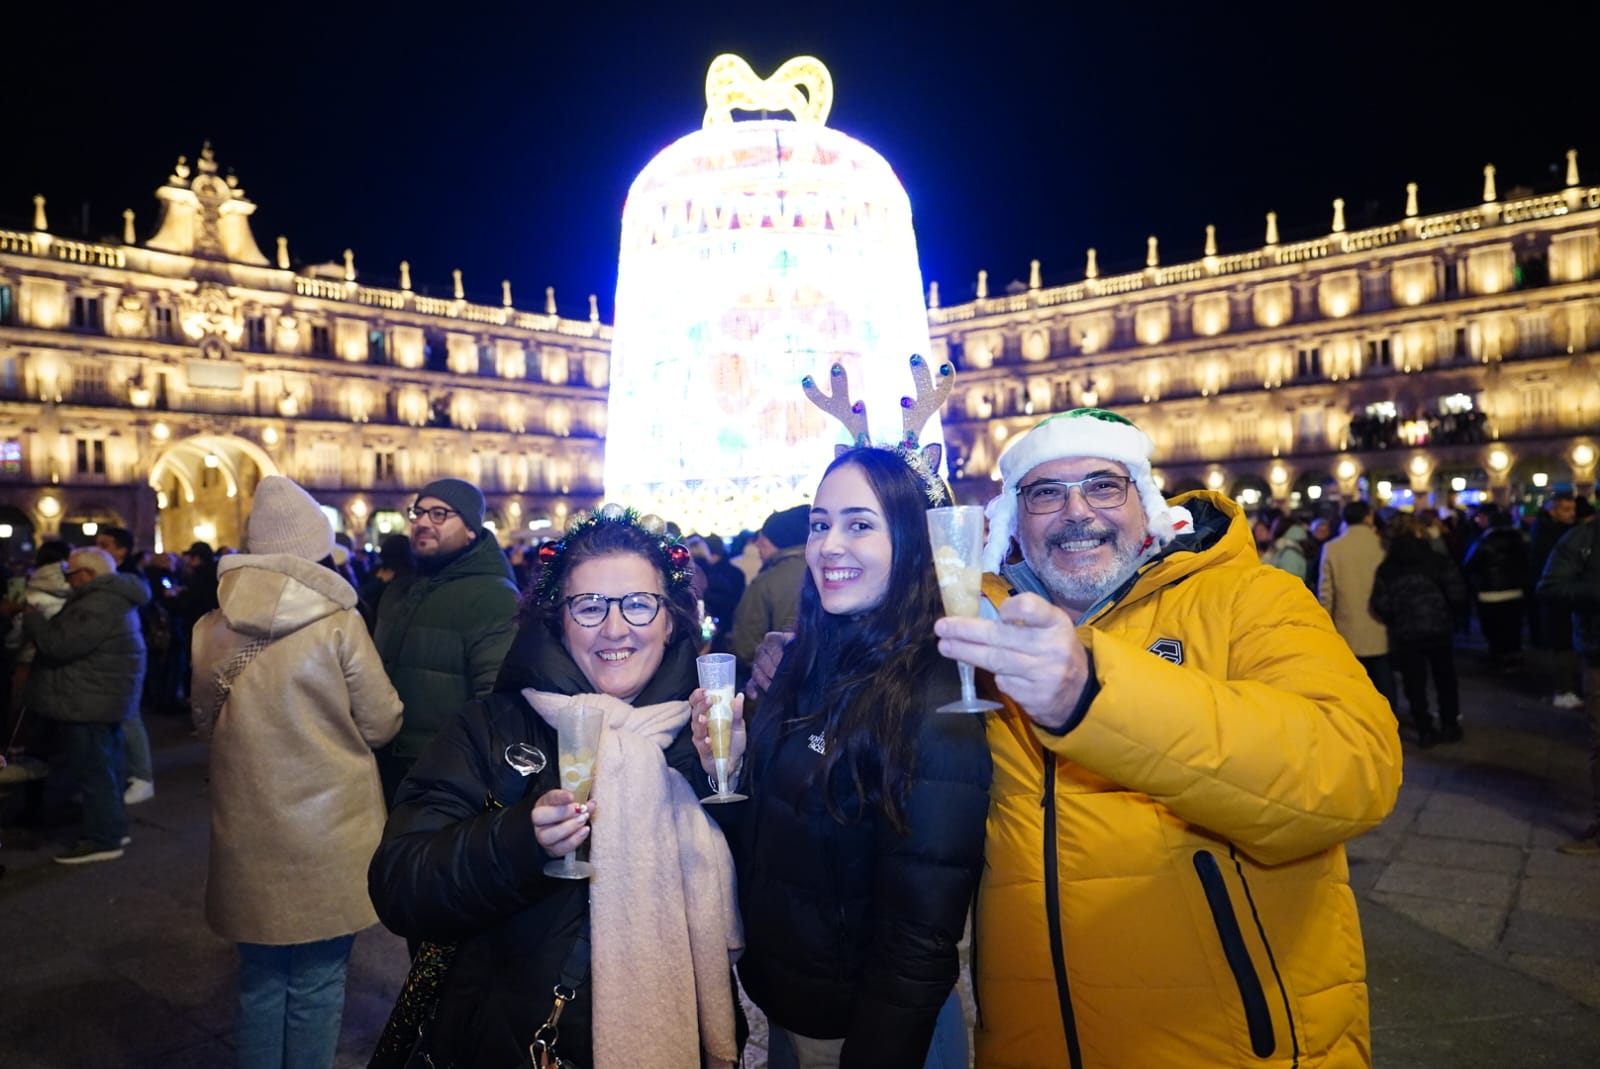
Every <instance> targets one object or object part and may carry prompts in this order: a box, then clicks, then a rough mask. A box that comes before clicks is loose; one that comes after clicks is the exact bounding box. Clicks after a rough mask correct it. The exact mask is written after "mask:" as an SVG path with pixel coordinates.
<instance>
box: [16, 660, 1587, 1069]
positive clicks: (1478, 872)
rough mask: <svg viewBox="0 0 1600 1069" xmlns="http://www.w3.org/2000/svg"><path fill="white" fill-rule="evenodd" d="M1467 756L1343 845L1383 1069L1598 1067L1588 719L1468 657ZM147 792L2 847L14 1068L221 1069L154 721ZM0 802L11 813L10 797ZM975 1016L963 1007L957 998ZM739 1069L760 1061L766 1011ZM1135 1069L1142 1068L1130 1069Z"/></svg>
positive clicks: (359, 1023) (228, 994)
mask: <svg viewBox="0 0 1600 1069" xmlns="http://www.w3.org/2000/svg"><path fill="white" fill-rule="evenodd" d="M1458 663H1459V665H1460V667H1461V672H1462V677H1463V678H1462V682H1463V699H1464V705H1465V715H1464V721H1463V722H1464V724H1465V727H1466V731H1467V739H1466V741H1465V742H1464V743H1461V744H1458V745H1452V746H1439V747H1436V748H1434V749H1432V750H1427V751H1421V750H1418V749H1416V748H1415V747H1414V746H1413V745H1412V744H1411V743H1410V742H1409V741H1408V742H1407V744H1406V782H1405V786H1404V787H1403V788H1402V790H1401V795H1400V801H1399V804H1398V806H1397V807H1396V809H1395V812H1394V815H1393V816H1392V817H1390V819H1389V820H1388V821H1387V822H1386V823H1385V824H1384V825H1383V826H1382V827H1380V828H1379V829H1377V830H1376V831H1374V832H1373V833H1371V834H1370V835H1367V836H1364V837H1363V838H1361V839H1359V840H1357V841H1355V842H1353V843H1352V844H1350V859H1351V878H1352V881H1353V883H1354V885H1355V887H1356V891H1357V893H1358V895H1359V897H1360V900H1361V911H1362V912H1361V915H1362V925H1363V929H1364V930H1365V933H1366V941H1367V953H1368V973H1369V981H1370V988H1371V996H1372V1019H1373V1046H1374V1051H1375V1061H1376V1065H1377V1066H1378V1067H1379V1069H1433V1067H1439V1069H1446V1067H1448V1069H1473V1067H1485V1069H1486V1067H1490V1066H1494V1067H1523V1066H1551V1067H1558V1069H1567V1067H1572V1069H1578V1067H1589V1069H1592V1067H1594V1066H1600V964H1597V963H1600V858H1582V857H1567V856H1564V855H1562V854H1559V853H1557V852H1556V851H1555V849H1554V847H1555V846H1556V845H1557V844H1559V843H1560V842H1562V841H1564V840H1565V839H1567V838H1569V837H1570V836H1571V835H1572V834H1573V833H1575V832H1576V831H1577V830H1578V829H1579V828H1580V826H1581V825H1582V824H1583V815H1584V813H1585V811H1586V810H1585V806H1586V796H1585V795H1586V790H1587V787H1586V784H1587V775H1586V769H1585V754H1586V752H1587V751H1586V741H1585V733H1584V727H1583V723H1582V720H1581V718H1580V716H1579V715H1578V714H1576V713H1571V712H1562V711H1558V710H1556V709H1554V708H1552V707H1551V706H1550V705H1548V704H1541V703H1540V702H1539V701H1537V700H1535V699H1534V698H1533V697H1530V696H1528V693H1527V690H1528V689H1529V687H1530V686H1531V681H1530V680H1528V679H1526V678H1525V677H1522V676H1519V675H1515V674H1511V675H1501V674H1496V673H1493V672H1491V671H1490V670H1489V669H1488V668H1487V667H1486V666H1484V665H1483V663H1482V660H1481V658H1480V657H1479V656H1477V654H1476V652H1475V651H1474V650H1472V649H1463V650H1462V651H1461V652H1460V654H1459V655H1458ZM149 728H150V734H151V737H152V742H153V744H154V746H155V749H156V759H157V793H156V797H155V798H154V799H153V800H152V801H150V802H148V803H145V804H143V805H140V806H137V807H134V808H132V809H130V810H129V814H130V817H131V820H132V826H131V828H130V831H131V833H132V836H133V843H132V845H131V846H130V847H129V848H128V851H127V854H126V855H125V856H124V857H123V858H122V859H120V860H118V861H114V862H108V863H105V864H96V865H84V866H77V867H66V866H60V865H54V864H51V863H50V860H49V859H50V857H51V855H53V854H54V853H56V852H57V851H58V850H59V849H61V848H62V847H63V846H64V845H65V838H66V832H65V830H63V829H46V831H45V832H44V834H43V836H42V837H37V838H36V839H35V841H31V842H30V841H29V839H30V837H29V836H27V835H25V834H18V833H17V832H16V831H15V829H8V831H7V833H6V834H5V836H4V838H3V847H0V864H4V865H6V866H7V868H8V871H7V872H6V874H5V875H4V877H3V878H0V940H3V942H0V946H3V951H0V953H3V962H4V965H3V967H0V1051H3V1052H4V1054H3V1056H0V1062H3V1063H4V1064H5V1065H6V1066H8V1067H10V1069H34V1067H53V1069H55V1067H71V1069H78V1067H82V1066H90V1065H95V1066H127V1067H144V1066H150V1067H155V1066H161V1067H163V1069H185V1067H190V1066H194V1067H207V1069H211V1067H223V1066H229V1065H231V1064H233V1051H232V1047H231V1045H230V1037H231V1029H232V1017H233V983H234V975H235V968H236V965H235V957H234V952H233V949H232V948H231V947H230V946H229V945H228V944H226V943H224V942H223V941H222V940H220V939H218V938H217V937H216V936H214V935H213V934H211V932H210V931H209V930H208V929H207V928H206V926H205V923H204V920H203V918H202V916H201V896H202V883H203V879H204V873H205V851H206V837H207V820H206V798H205V752H204V748H203V747H202V745H201V744H200V743H199V742H197V741H196V740H195V739H193V738H192V737H190V735H189V732H188V728H187V725H186V724H184V723H183V722H181V721H180V720H177V719H171V718H156V719H153V720H152V721H150V723H149ZM7 790H10V791H11V792H12V794H11V797H10V798H3V797H0V811H4V812H10V811H12V810H14V807H15V803H16V797H15V789H14V788H9V787H6V786H4V785H0V792H4V791H7ZM404 972H405V947H404V944H403V943H402V942H401V941H400V940H399V939H397V938H395V937H394V936H391V935H389V934H388V933H387V932H384V931H383V930H381V929H373V930H370V931H367V932H364V933H362V934H361V936H360V937H359V938H358V939H357V940H356V945H355V952H354V955H353V958H352V961H351V968H350V979H349V992H348V1001H347V1006H346V1012H345V1020H344V1030H343V1034H342V1036H341V1040H340V1050H339V1058H338V1061H337V1063H336V1064H337V1065H338V1066H341V1067H354V1066H361V1065H364V1064H365V1059H366V1055H367V1053H368V1052H369V1050H370V1049H371V1046H372V1044H373V1042H374V1040H375V1039H376V1035H377V1032H378V1030H379V1028H381V1026H382V1023H383V1020H384V1017H385V1015H386V1014H387V1012H388V1009H389V1006H390V1005H391V1003H392V1001H393V998H394V994H395V990H396V987H397V985H398V982H399V980H400V978H401V977H402V976H403V975H404ZM967 1004H968V1006H969V1007H970V1004H971V1003H970V999H968V1000H967ZM753 1020H754V1022H755V1024H756V1033H755V1036H754V1038H753V1041H752V1043H751V1045H750V1049H749V1051H748V1052H747V1055H746V1059H745V1065H746V1066H747V1067H748V1069H760V1067H762V1066H764V1065H765V1063H766V1046H765V1039H766V1032H765V1028H764V1025H763V1024H762V1022H761V1020H760V1015H759V1013H756V1014H753ZM1131 1069H1142V1067H1131Z"/></svg>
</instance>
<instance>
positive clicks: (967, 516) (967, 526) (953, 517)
mask: <svg viewBox="0 0 1600 1069" xmlns="http://www.w3.org/2000/svg"><path fill="white" fill-rule="evenodd" d="M928 540H929V541H930V542H931V543H932V544H933V570H934V572H935V574H937V575H938V577H939V596H940V597H942V598H943V599H944V611H945V614H946V615H947V616H977V615H978V604H979V601H980V599H981V598H982V595H983V509H982V508H980V507H979V506H977V505H955V506H952V507H949V508H938V509H929V510H928ZM956 668H957V670H958V671H960V673H961V698H960V700H959V701H953V702H948V703H946V704H944V705H941V706H939V712H941V713H981V712H983V711H984V710H985V709H998V708H1000V705H999V704H998V703H997V702H992V701H988V700H987V699H983V698H979V697H978V690H977V684H976V683H975V681H974V679H973V670H972V666H971V665H970V664H967V663H966V662H965V661H957V662H956Z"/></svg>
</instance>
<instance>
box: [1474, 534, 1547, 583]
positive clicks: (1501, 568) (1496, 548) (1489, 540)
mask: <svg viewBox="0 0 1600 1069" xmlns="http://www.w3.org/2000/svg"><path fill="white" fill-rule="evenodd" d="M1462 566H1463V567H1465V568H1466V570H1467V577H1468V578H1469V579H1471V580H1472V589H1473V590H1475V591H1476V592H1478V593H1479V594H1487V593H1490V592H1493V591H1505V590H1517V591H1526V590H1529V589H1531V588H1532V586H1533V583H1532V579H1533V577H1532V576H1531V575H1529V574H1528V541H1527V539H1525V538H1523V537H1522V532H1521V531H1518V530H1517V529H1515V528H1513V527H1491V528H1490V529H1489V530H1487V531H1485V532H1484V533H1483V534H1482V535H1481V536H1480V537H1479V538H1478V540H1477V541H1476V542H1474V543H1472V548H1471V549H1469V550H1467V559H1466V560H1465V561H1463V562H1462Z"/></svg>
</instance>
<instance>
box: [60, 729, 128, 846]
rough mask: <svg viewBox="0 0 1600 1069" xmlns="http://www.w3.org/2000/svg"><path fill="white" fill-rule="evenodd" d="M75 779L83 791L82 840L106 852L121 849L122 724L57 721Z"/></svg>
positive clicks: (125, 830) (123, 818)
mask: <svg viewBox="0 0 1600 1069" xmlns="http://www.w3.org/2000/svg"><path fill="white" fill-rule="evenodd" d="M58 723H59V724H60V726H61V740H62V745H63V746H64V747H65V749H66V755H67V764H68V766H69V767H70V768H71V769H72V777H73V779H75V780H76V781H77V783H78V789H79V790H81V791H82V792H83V837H84V838H85V839H87V840H88V841H89V842H91V843H93V844H94V845H95V846H97V847H100V848H101V849H103V850H119V849H121V848H122V837H123V836H124V835H126V834H128V820H127V815H126V812H125V811H124V809H123V807H122V774H123V763H124V762H123V754H122V725H121V724H80V723H76V722H74V721H70V720H62V721H59V722H58Z"/></svg>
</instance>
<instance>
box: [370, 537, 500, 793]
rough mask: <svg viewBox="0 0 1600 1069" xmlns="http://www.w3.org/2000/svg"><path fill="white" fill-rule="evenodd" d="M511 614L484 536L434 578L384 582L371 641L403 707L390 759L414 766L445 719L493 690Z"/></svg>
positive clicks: (494, 547)
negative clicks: (402, 714) (387, 587)
mask: <svg viewBox="0 0 1600 1069" xmlns="http://www.w3.org/2000/svg"><path fill="white" fill-rule="evenodd" d="M516 615H517V585H516V582H515V580H514V579H513V578H512V575H511V565H510V563H509V562H508V561H507V560H506V557H505V554H504V553H502V552H501V551H500V547H499V545H498V544H496V542H495V540H494V535H493V534H491V533H489V532H487V531H485V532H483V533H481V534H480V535H479V536H478V538H477V541H475V542H473V543H472V545H471V546H469V547H468V548H467V550H466V552H464V553H462V554H461V556H459V557H457V558H456V559H455V560H453V561H451V562H450V563H449V564H447V565H445V566H444V568H443V569H441V570H440V571H439V572H438V573H437V574H434V575H426V574H423V573H422V572H417V573H416V574H414V575H406V576H400V577H398V578H396V579H395V580H394V582H393V583H391V584H389V589H388V590H386V591H384V594H383V599H382V600H381V601H380V602H379V603H378V626H377V629H376V631H375V633H374V634H373V641H374V642H375V643H376V644H377V647H378V653H379V654H380V655H381V656H382V657H383V667H384V670H385V671H386V672H388V673H389V681H390V682H391V683H393V684H394V689H395V690H396V691H398V692H399V694H400V700H401V701H402V702H404V703H405V716H404V721H403V724H402V726H401V728H400V734H399V735H398V736H396V737H395V740H394V742H393V743H392V744H391V753H392V756H393V758H394V759H395V760H396V761H398V762H401V763H403V764H405V765H409V764H410V763H411V762H413V761H415V760H416V759H417V758H418V757H419V756H421V754H422V751H423V750H425V749H426V748H427V746H428V743H429V742H431V741H433V737H434V736H435V735H437V734H438V733H439V729H440V728H442V727H443V726H444V725H445V723H447V722H448V720H449V718H450V717H453V716H455V715H456V714H457V713H459V712H460V711H461V709H462V707H463V706H465V705H466V704H467V702H469V701H471V700H472V699H473V698H481V697H483V696H484V695H486V694H488V693H489V692H490V691H491V690H493V689H494V680H495V675H496V674H497V673H498V672H499V671H500V662H501V661H503V660H504V659H505V655H506V650H507V649H508V648H509V647H510V645H511V639H512V636H513V635H515V634H516V630H517V622H516Z"/></svg>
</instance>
